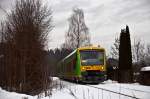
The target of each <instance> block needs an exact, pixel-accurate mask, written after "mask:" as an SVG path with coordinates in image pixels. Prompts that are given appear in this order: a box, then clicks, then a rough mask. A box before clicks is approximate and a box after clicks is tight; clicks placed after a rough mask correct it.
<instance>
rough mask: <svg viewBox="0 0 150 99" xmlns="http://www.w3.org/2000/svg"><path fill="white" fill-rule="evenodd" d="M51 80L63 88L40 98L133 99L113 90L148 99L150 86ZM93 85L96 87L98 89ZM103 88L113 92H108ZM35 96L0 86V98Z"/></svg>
mask: <svg viewBox="0 0 150 99" xmlns="http://www.w3.org/2000/svg"><path fill="white" fill-rule="evenodd" d="M53 80H54V82H55V83H61V85H62V86H63V88H62V89H60V88H59V87H57V88H55V89H53V92H52V93H53V94H52V96H51V97H43V98H42V99H133V98H130V97H127V96H123V95H119V94H116V93H113V92H118V93H119V92H120V93H122V94H125V95H129V96H133V97H136V98H139V99H150V86H143V85H139V84H119V83H117V82H114V81H111V80H108V81H106V82H104V83H103V84H98V85H88V86H85V85H81V84H73V83H70V82H66V81H60V80H59V79H58V78H53ZM90 86H92V87H90ZM93 87H98V88H100V89H97V88H93ZM101 88H102V89H104V90H102V89H101ZM105 89H106V90H110V91H113V92H108V91H106V90H105ZM37 98H38V96H29V95H25V94H18V93H15V92H8V91H5V90H3V89H1V88H0V99H37Z"/></svg>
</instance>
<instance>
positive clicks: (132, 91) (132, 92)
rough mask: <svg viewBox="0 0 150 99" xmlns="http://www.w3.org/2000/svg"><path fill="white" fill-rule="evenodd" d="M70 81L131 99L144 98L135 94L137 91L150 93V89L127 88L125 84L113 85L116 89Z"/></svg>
mask: <svg viewBox="0 0 150 99" xmlns="http://www.w3.org/2000/svg"><path fill="white" fill-rule="evenodd" d="M69 83H71V85H83V86H87V87H91V88H94V89H97V90H101V91H102V92H104V91H105V92H108V93H113V94H116V95H118V96H119V97H121V96H124V97H128V98H129V99H143V98H141V97H140V96H137V95H135V93H136V94H137V92H138V93H142V94H150V92H149V91H143V90H138V89H132V88H126V87H123V86H113V87H116V89H118V90H117V91H116V90H112V89H111V88H110V89H109V88H105V87H100V86H99V85H90V84H80V83H73V82H69ZM102 85H105V84H102ZM119 89H121V90H119ZM123 90H125V91H127V92H130V94H127V93H124V92H123ZM119 99H121V98H119Z"/></svg>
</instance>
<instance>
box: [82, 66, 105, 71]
mask: <svg viewBox="0 0 150 99" xmlns="http://www.w3.org/2000/svg"><path fill="white" fill-rule="evenodd" d="M80 69H81V71H86V70H100V71H104V66H81V67H80Z"/></svg>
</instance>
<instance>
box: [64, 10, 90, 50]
mask: <svg viewBox="0 0 150 99" xmlns="http://www.w3.org/2000/svg"><path fill="white" fill-rule="evenodd" d="M86 45H90V35H89V29H88V28H87V26H86V24H85V21H84V13H83V10H82V9H78V8H76V9H73V14H72V15H71V17H70V18H69V29H68V32H67V33H66V40H65V46H66V47H68V48H70V49H75V48H78V47H81V46H86Z"/></svg>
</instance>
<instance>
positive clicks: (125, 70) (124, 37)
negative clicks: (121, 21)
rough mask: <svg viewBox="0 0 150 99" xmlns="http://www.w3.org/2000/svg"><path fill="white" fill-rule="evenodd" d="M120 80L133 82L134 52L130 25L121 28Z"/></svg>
mask: <svg viewBox="0 0 150 99" xmlns="http://www.w3.org/2000/svg"><path fill="white" fill-rule="evenodd" d="M118 80H119V82H132V53H131V41H130V32H129V27H128V26H126V29H123V30H121V34H120V46H119V79H118Z"/></svg>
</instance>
